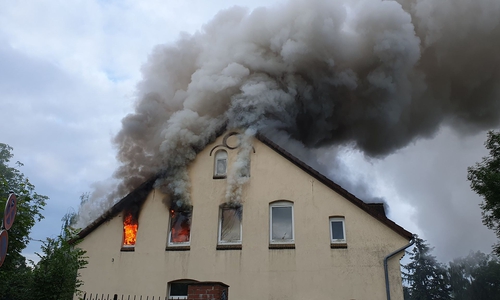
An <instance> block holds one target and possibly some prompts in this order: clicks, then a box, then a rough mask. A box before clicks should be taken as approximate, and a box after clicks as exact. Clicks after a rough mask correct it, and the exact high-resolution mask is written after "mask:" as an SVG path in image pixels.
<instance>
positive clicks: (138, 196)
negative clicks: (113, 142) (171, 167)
mask: <svg viewBox="0 0 500 300" xmlns="http://www.w3.org/2000/svg"><path fill="white" fill-rule="evenodd" d="M256 137H257V139H258V140H260V141H261V142H262V143H264V144H265V145H267V146H268V147H269V148H271V149H273V150H274V151H276V152H277V153H278V154H280V155H281V156H283V157H284V158H286V159H287V160H288V161H290V162H291V163H293V164H294V165H296V166H297V167H299V168H300V169H302V170H303V171H304V172H306V173H307V174H309V175H310V176H312V177H314V178H315V179H317V180H318V181H320V182H321V183H323V184H324V185H326V186H327V187H329V188H330V189H332V190H334V191H335V192H336V193H338V194H340V195H341V196H343V197H344V198H345V199H347V200H348V201H350V202H352V203H353V204H354V205H356V206H357V207H359V208H361V209H362V210H364V211H365V212H366V213H368V214H369V215H371V216H372V217H374V218H375V219H377V220H378V221H380V222H382V223H383V224H385V225H386V226H387V227H389V228H390V229H392V230H393V231H395V232H396V233H398V234H399V235H401V236H402V237H404V238H406V239H408V240H410V239H411V238H412V233H411V232H409V231H407V230H406V229H404V228H403V227H401V226H399V225H398V224H396V223H395V222H393V221H391V220H390V219H388V218H387V216H386V215H385V210H384V207H383V204H382V203H365V202H364V201H362V200H361V199H359V198H357V197H356V196H354V195H353V194H351V193H349V192H348V191H346V190H345V189H343V188H342V187H341V186H340V185H338V184H336V183H335V182H333V181H332V180H330V179H328V178H327V177H326V176H324V175H323V174H321V173H319V172H318V171H316V170H314V169H313V168H311V167H310V166H308V165H307V164H305V163H304V162H303V161H301V160H299V159H298V158H297V157H295V156H293V155H292V154H290V153H289V152H288V151H286V150H285V149H283V148H281V147H280V146H278V145H277V144H276V143H274V142H273V141H271V140H270V139H269V138H267V137H265V136H264V135H262V134H258V135H257V136H256ZM157 178H158V177H157V176H154V177H152V178H150V179H149V180H147V181H146V182H144V183H143V184H141V185H140V186H139V187H137V188H136V189H135V190H134V191H132V192H131V193H129V194H128V195H127V196H125V197H124V198H123V199H121V200H120V201H118V202H117V203H116V204H115V205H113V207H111V208H110V209H109V210H107V211H106V212H104V213H103V214H102V215H101V216H100V217H99V218H97V219H96V220H95V221H94V222H92V223H91V224H89V225H88V226H87V227H85V228H84V229H82V231H80V233H79V234H78V237H79V238H84V237H86V236H87V235H88V234H90V233H91V232H92V231H94V229H96V228H97V227H99V226H100V225H101V224H102V223H104V222H106V221H108V220H110V219H111V218H113V217H114V216H116V215H117V214H119V213H120V212H122V211H123V210H124V209H126V208H128V207H129V206H130V205H133V204H140V203H142V202H143V201H145V200H146V198H147V196H148V194H149V193H150V192H151V190H153V188H154V183H155V181H156V179H157Z"/></svg>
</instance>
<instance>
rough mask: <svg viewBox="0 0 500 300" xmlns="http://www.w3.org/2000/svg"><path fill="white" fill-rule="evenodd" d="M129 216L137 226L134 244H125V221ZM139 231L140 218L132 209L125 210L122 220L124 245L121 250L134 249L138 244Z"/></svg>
mask: <svg viewBox="0 0 500 300" xmlns="http://www.w3.org/2000/svg"><path fill="white" fill-rule="evenodd" d="M127 217H130V218H131V220H132V222H131V224H135V225H136V226H137V228H136V230H135V241H134V243H133V244H125V221H126V219H127ZM138 232H139V218H138V217H136V216H135V215H134V213H133V212H131V211H124V212H123V221H122V245H121V251H134V249H135V245H136V244H137V234H138Z"/></svg>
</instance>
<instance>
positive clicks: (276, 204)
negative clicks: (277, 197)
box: [269, 201, 295, 244]
mask: <svg viewBox="0 0 500 300" xmlns="http://www.w3.org/2000/svg"><path fill="white" fill-rule="evenodd" d="M274 207H291V208H292V238H291V239H286V240H281V239H280V240H273V208H274ZM294 215H295V212H294V209H293V202H291V201H276V202H272V203H270V204H269V243H270V244H295V216H294Z"/></svg>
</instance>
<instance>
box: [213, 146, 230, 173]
mask: <svg viewBox="0 0 500 300" xmlns="http://www.w3.org/2000/svg"><path fill="white" fill-rule="evenodd" d="M226 174H227V152H226V151H225V150H219V151H217V152H216V153H215V162H214V178H226Z"/></svg>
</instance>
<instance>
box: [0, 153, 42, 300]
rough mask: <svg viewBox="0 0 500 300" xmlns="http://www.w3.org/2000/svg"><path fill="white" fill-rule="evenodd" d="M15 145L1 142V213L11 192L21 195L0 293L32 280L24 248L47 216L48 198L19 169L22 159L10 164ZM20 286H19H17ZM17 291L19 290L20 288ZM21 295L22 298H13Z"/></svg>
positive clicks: (3, 269)
mask: <svg viewBox="0 0 500 300" xmlns="http://www.w3.org/2000/svg"><path fill="white" fill-rule="evenodd" d="M12 157H13V154H12V147H10V146H9V145H6V144H3V143H0V215H1V216H3V213H4V209H5V203H6V201H7V199H8V195H9V193H10V192H14V193H15V194H16V196H17V214H16V219H15V221H14V224H13V225H12V228H11V229H10V230H9V232H8V234H9V245H8V249H7V256H6V258H5V261H4V263H3V265H2V267H1V272H0V296H4V295H8V294H9V293H10V292H9V291H12V290H13V289H14V287H16V291H18V290H22V288H23V286H24V285H25V284H26V282H28V281H27V280H26V278H24V276H25V275H26V274H28V273H27V272H28V271H27V268H28V267H27V266H26V260H25V258H24V257H23V256H22V254H21V252H22V250H23V249H24V248H26V246H27V245H28V242H29V234H30V232H31V229H32V228H33V226H34V225H35V223H36V222H39V221H40V220H42V219H43V215H42V210H43V208H44V206H45V204H46V201H47V199H48V197H47V196H44V195H40V194H38V193H37V192H36V191H35V186H34V185H33V184H32V183H31V182H30V181H29V180H28V178H26V177H25V176H24V174H23V173H22V172H21V171H20V170H19V168H20V167H22V166H23V164H22V163H20V162H17V163H15V167H12V166H11V165H10V160H11V159H12ZM17 287H18V288H17ZM16 293H17V292H16ZM13 299H18V298H13Z"/></svg>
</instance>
